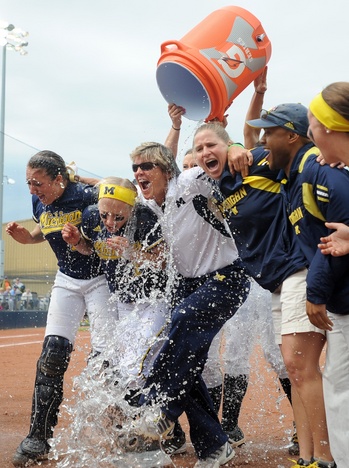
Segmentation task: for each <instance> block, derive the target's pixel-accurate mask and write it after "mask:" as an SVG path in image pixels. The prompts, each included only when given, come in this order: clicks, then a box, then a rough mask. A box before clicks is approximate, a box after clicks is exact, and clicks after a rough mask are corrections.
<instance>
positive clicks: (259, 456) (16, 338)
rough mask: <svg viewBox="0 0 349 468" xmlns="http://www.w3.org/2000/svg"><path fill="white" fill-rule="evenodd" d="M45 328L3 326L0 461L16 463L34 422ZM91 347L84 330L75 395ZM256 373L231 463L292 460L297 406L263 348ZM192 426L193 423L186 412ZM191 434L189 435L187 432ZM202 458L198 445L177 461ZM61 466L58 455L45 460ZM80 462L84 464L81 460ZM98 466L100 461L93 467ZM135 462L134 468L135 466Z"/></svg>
mask: <svg viewBox="0 0 349 468" xmlns="http://www.w3.org/2000/svg"><path fill="white" fill-rule="evenodd" d="M43 335H44V329H43V328H38V329H33V328H32V329H16V330H0V362H1V380H0V466H1V468H10V467H13V465H12V463H11V458H12V454H13V452H14V451H15V449H16V447H17V445H18V444H19V443H20V442H21V440H22V439H23V437H25V436H26V434H27V432H28V426H29V418H30V409H31V396H32V391H33V383H34V376H35V365H36V361H37V358H38V356H39V354H40V350H41V345H42V340H43ZM89 349H90V342H89V332H88V331H87V330H80V331H79V335H78V338H77V342H76V345H75V352H74V353H73V356H72V360H71V364H70V366H69V369H68V371H67V377H66V379H65V396H66V397H68V398H69V395H70V393H71V387H72V379H73V377H74V376H76V375H78V373H79V372H80V371H81V370H82V368H83V367H84V366H85V362H86V356H87V354H88V352H89ZM251 363H252V373H251V376H250V383H249V388H248V392H247V394H246V397H245V399H244V402H243V407H242V412H241V415H240V421H239V425H240V427H241V428H242V429H243V431H244V433H245V437H246V443H245V444H244V445H243V446H242V447H240V448H238V449H236V455H235V457H234V459H233V460H232V461H231V462H230V463H228V464H227V465H225V466H226V467H227V468H229V467H236V468H238V467H248V468H260V467H276V468H289V467H290V466H291V465H292V462H291V461H290V458H291V457H290V456H289V454H288V451H287V445H289V441H290V437H291V435H292V410H291V408H290V406H289V404H288V401H287V399H286V397H285V396H284V393H283V392H282V390H280V386H279V385H278V381H277V379H276V376H275V374H274V372H273V371H272V370H271V369H270V368H269V367H268V365H267V364H266V362H265V361H264V358H263V357H262V353H261V352H260V349H259V348H258V347H256V349H255V352H254V354H253V357H252V362H251ZM181 423H182V424H183V426H184V428H185V430H186V432H187V433H188V426H187V423H186V419H185V416H183V417H182V419H181ZM66 424H67V418H65V417H64V414H63V416H61V417H60V419H59V423H58V426H57V428H56V431H64V427H66V426H65V425H66ZM187 438H188V439H189V436H188V437H187ZM195 462H196V457H195V455H194V451H193V448H192V446H189V448H188V452H187V453H186V454H183V455H177V456H176V457H173V466H175V467H177V468H191V467H193V466H194V464H195ZM41 466H43V467H45V468H46V467H47V468H48V467H55V466H56V463H55V462H54V461H47V462H43V463H42V464H41ZM76 468H79V466H78V465H76ZM91 468H98V466H95V467H91ZM130 468H133V467H132V466H130Z"/></svg>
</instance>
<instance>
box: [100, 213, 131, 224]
mask: <svg viewBox="0 0 349 468" xmlns="http://www.w3.org/2000/svg"><path fill="white" fill-rule="evenodd" d="M99 215H100V217H101V218H102V219H107V218H108V216H112V215H113V214H112V213H99ZM124 219H125V216H122V215H114V222H115V223H120V222H121V221H123V220H124Z"/></svg>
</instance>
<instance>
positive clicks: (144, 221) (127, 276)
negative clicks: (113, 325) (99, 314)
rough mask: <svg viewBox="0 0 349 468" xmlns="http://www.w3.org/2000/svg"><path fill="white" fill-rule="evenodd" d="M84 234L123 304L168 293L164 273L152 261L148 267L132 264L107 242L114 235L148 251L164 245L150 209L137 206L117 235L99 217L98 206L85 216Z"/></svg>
mask: <svg viewBox="0 0 349 468" xmlns="http://www.w3.org/2000/svg"><path fill="white" fill-rule="evenodd" d="M82 233H83V235H84V237H85V238H87V239H88V240H90V241H91V242H92V244H93V247H94V250H95V252H96V253H97V254H98V256H99V257H100V258H101V260H102V264H103V269H104V272H105V274H106V278H107V281H108V285H109V290H110V292H111V293H116V295H117V297H118V299H119V300H120V301H121V302H135V301H136V300H138V299H141V298H144V297H150V295H151V294H152V297H155V296H154V294H155V295H159V294H160V295H161V292H163V291H164V289H165V286H166V274H165V272H164V271H163V270H160V269H158V268H155V267H154V268H152V266H151V264H149V262H147V264H144V265H140V264H136V263H134V262H131V261H129V260H127V259H125V258H123V257H120V256H119V255H118V253H117V252H116V251H115V250H114V249H112V248H110V247H109V246H108V245H107V239H108V238H110V237H113V236H124V237H127V238H128V240H129V242H130V244H131V245H132V246H133V247H134V248H136V249H139V250H141V249H142V250H144V251H147V250H148V251H151V249H152V248H154V247H155V246H157V245H158V244H159V243H160V242H163V238H162V234H161V228H160V225H159V224H158V222H157V217H156V215H155V213H154V212H153V211H152V210H151V209H150V208H148V207H146V206H143V205H140V204H136V205H135V208H134V210H133V214H132V216H131V218H130V219H129V220H128V222H127V223H126V224H125V225H124V226H123V227H122V228H121V229H120V230H119V231H118V232H117V233H110V232H108V231H107V229H106V228H105V226H104V224H103V221H102V220H101V218H100V216H99V211H98V207H97V206H96V205H94V206H90V207H89V208H87V209H86V210H85V211H84V213H83V225H82Z"/></svg>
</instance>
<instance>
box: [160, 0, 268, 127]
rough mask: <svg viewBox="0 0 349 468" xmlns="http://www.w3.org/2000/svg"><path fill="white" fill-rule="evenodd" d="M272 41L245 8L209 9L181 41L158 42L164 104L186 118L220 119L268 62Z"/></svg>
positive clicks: (197, 119)
mask: <svg viewBox="0 0 349 468" xmlns="http://www.w3.org/2000/svg"><path fill="white" fill-rule="evenodd" d="M270 56H271V43H270V40H269V39H268V37H267V34H266V32H265V31H264V29H263V27H262V25H261V23H260V21H259V20H258V19H257V18H256V17H255V16H254V15H252V14H251V13H250V12H249V11H247V10H245V9H244V8H240V7H236V6H227V7H223V8H221V9H219V10H216V11H214V12H213V13H211V14H210V15H209V16H207V17H206V18H205V19H204V20H203V21H201V23H199V24H198V25H197V26H195V28H193V29H192V30H191V31H189V32H188V33H187V34H186V35H185V36H184V37H183V38H182V39H181V40H180V41H176V40H173V41H166V42H164V43H163V44H162V45H161V57H160V59H159V61H158V64H157V70H156V81H157V84H158V87H159V90H160V92H161V94H162V95H163V97H164V98H165V100H166V101H167V102H168V103H172V102H174V103H175V104H177V105H179V106H182V107H184V108H185V110H186V113H185V117H187V118H188V119H190V120H196V121H199V120H212V119H214V118H218V119H219V120H222V119H223V116H224V113H225V111H226V110H227V109H228V107H229V106H230V105H231V104H232V102H233V100H234V99H235V98H236V96H238V95H239V94H240V93H241V92H242V91H243V90H244V89H245V88H246V86H248V85H249V84H250V83H251V82H252V81H253V80H254V79H255V78H256V77H257V76H258V75H259V74H260V73H261V72H262V70H263V68H264V67H265V66H266V65H267V63H268V61H269V59H270Z"/></svg>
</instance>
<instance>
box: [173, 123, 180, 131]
mask: <svg viewBox="0 0 349 468" xmlns="http://www.w3.org/2000/svg"><path fill="white" fill-rule="evenodd" d="M172 128H173V130H176V132H179V131H180V129H181V128H180V127H179V128H176V127H174V126H173V125H172Z"/></svg>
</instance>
